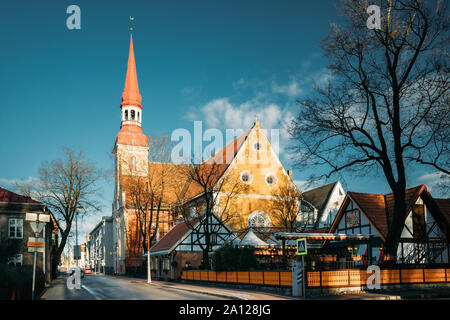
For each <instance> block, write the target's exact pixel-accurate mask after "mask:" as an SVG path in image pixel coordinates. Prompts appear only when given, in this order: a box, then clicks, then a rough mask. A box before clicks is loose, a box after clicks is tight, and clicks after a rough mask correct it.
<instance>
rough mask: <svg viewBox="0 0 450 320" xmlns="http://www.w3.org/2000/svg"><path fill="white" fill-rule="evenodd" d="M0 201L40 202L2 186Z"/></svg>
mask: <svg viewBox="0 0 450 320" xmlns="http://www.w3.org/2000/svg"><path fill="white" fill-rule="evenodd" d="M0 202H15V203H36V204H41V203H40V202H38V201H36V200H34V199H32V198H30V197H26V196H22V195H20V194H17V193H14V192H12V191H9V190H6V189H4V188H1V187H0Z"/></svg>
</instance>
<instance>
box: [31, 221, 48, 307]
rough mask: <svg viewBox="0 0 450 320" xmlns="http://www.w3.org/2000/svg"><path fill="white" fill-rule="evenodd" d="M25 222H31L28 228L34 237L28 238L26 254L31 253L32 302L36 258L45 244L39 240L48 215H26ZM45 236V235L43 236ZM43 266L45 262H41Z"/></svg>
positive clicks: (42, 239) (32, 298) (32, 297)
mask: <svg viewBox="0 0 450 320" xmlns="http://www.w3.org/2000/svg"><path fill="white" fill-rule="evenodd" d="M25 220H27V221H31V222H30V226H31V229H33V232H34V237H29V238H28V243H27V245H28V252H33V283H32V285H31V300H34V288H35V284H36V258H37V253H38V252H44V250H45V242H44V238H40V237H39V235H40V234H41V231H42V229H43V228H44V225H45V223H47V222H50V215H49V214H37V213H27V214H26V216H25ZM44 236H45V235H44ZM43 265H45V261H43Z"/></svg>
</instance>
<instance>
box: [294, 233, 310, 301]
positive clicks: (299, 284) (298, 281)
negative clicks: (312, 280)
mask: <svg viewBox="0 0 450 320" xmlns="http://www.w3.org/2000/svg"><path fill="white" fill-rule="evenodd" d="M307 253H308V249H307V245H306V239H305V238H303V239H298V240H297V252H296V255H297V256H302V263H301V265H299V263H298V260H297V259H295V260H294V261H293V264H292V295H293V296H296V297H299V296H301V297H303V298H305V297H306V292H305V289H306V281H305V278H306V275H305V255H306V254H307Z"/></svg>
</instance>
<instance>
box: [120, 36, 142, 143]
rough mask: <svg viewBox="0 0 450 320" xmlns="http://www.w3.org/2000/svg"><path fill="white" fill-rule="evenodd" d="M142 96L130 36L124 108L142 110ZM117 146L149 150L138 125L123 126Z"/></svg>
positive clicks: (123, 99) (123, 95)
mask: <svg viewBox="0 0 450 320" xmlns="http://www.w3.org/2000/svg"><path fill="white" fill-rule="evenodd" d="M141 100H142V96H141V94H140V93H139V85H138V80H137V73H136V62H135V59H134V50H133V35H130V52H129V54H128V66H127V74H126V78H125V87H124V89H123V93H122V103H121V104H120V107H121V108H122V107H123V106H128V105H130V106H136V107H139V108H141V109H142V105H141ZM115 144H116V145H118V144H122V145H132V146H138V147H146V148H148V138H147V136H146V135H145V134H144V133H143V132H142V128H141V127H140V126H138V125H136V124H123V125H122V126H121V128H120V131H119V133H118V134H117V138H116V143H115Z"/></svg>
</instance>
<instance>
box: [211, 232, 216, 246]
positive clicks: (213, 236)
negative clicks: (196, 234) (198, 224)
mask: <svg viewBox="0 0 450 320" xmlns="http://www.w3.org/2000/svg"><path fill="white" fill-rule="evenodd" d="M209 241H210V242H211V245H216V244H217V233H212V234H211V237H210V238H209Z"/></svg>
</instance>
